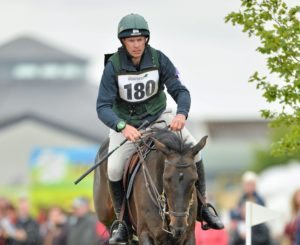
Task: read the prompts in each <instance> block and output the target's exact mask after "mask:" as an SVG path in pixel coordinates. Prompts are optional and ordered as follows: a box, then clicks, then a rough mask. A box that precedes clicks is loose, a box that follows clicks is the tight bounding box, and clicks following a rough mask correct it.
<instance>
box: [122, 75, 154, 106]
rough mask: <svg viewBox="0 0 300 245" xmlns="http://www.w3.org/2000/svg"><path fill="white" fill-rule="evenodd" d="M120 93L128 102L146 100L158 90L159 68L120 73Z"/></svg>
mask: <svg viewBox="0 0 300 245" xmlns="http://www.w3.org/2000/svg"><path fill="white" fill-rule="evenodd" d="M118 85H119V95H120V97H121V98H122V99H123V100H126V101H128V102H142V101H145V100H147V99H149V98H151V97H152V96H154V95H155V94H157V92H158V86H159V74H158V70H152V71H146V72H143V73H141V74H138V75H137V74H130V75H128V74H127V75H118Z"/></svg>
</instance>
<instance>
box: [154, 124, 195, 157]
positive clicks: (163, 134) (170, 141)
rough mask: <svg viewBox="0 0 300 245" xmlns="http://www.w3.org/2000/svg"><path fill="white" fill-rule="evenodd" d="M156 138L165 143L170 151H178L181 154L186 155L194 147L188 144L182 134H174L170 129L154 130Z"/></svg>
mask: <svg viewBox="0 0 300 245" xmlns="http://www.w3.org/2000/svg"><path fill="white" fill-rule="evenodd" d="M153 131H154V138H155V139H157V140H158V141H159V142H161V143H163V144H164V145H165V146H167V147H168V148H169V149H170V150H173V151H176V152H177V153H179V154H185V153H186V152H187V151H189V150H190V149H191V147H192V144H191V143H186V139H183V138H182V137H181V134H180V133H179V132H178V133H174V132H172V131H170V130H169V129H168V128H164V129H159V128H154V129H153Z"/></svg>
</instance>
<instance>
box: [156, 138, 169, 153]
mask: <svg viewBox="0 0 300 245" xmlns="http://www.w3.org/2000/svg"><path fill="white" fill-rule="evenodd" d="M154 144H155V148H156V149H157V150H158V151H161V152H162V153H164V154H169V153H170V150H169V148H168V147H167V146H165V145H164V144H163V143H161V142H160V141H158V140H157V139H154Z"/></svg>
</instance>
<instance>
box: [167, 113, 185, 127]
mask: <svg viewBox="0 0 300 245" xmlns="http://www.w3.org/2000/svg"><path fill="white" fill-rule="evenodd" d="M185 121H186V117H185V115H183V114H177V115H176V116H175V117H174V118H173V120H172V122H171V123H170V128H171V130H173V131H179V130H181V129H183V127H184V125H185Z"/></svg>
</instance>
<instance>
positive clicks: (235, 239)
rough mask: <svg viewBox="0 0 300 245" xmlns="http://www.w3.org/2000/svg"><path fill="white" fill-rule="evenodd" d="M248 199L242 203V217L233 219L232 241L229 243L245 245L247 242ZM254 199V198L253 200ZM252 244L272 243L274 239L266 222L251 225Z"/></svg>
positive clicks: (268, 244)
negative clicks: (246, 218)
mask: <svg viewBox="0 0 300 245" xmlns="http://www.w3.org/2000/svg"><path fill="white" fill-rule="evenodd" d="M246 201H250V200H245V202H244V203H241V204H240V210H239V213H240V217H241V219H239V220H233V222H232V224H231V229H230V242H229V245H244V244H245V242H246V223H245V217H246V207H245V206H246V205H245V204H246ZM251 201H252V200H251ZM251 233H252V238H251V240H252V243H251V244H252V245H271V244H272V239H271V235H270V231H269V228H268V227H267V226H266V225H265V224H259V225H255V226H252V227H251Z"/></svg>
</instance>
